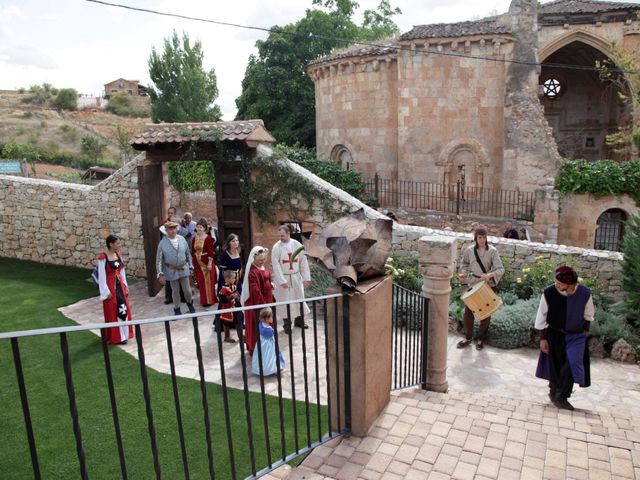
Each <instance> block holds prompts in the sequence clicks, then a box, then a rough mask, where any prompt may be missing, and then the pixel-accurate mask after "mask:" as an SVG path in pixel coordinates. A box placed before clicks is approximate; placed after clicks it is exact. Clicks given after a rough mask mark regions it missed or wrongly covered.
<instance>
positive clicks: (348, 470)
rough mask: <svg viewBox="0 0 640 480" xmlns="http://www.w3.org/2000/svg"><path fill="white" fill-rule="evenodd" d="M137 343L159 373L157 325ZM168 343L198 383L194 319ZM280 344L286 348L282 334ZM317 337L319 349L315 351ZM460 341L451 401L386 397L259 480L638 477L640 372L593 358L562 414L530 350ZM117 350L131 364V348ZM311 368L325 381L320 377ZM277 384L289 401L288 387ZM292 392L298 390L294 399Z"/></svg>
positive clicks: (140, 289)
mask: <svg viewBox="0 0 640 480" xmlns="http://www.w3.org/2000/svg"><path fill="white" fill-rule="evenodd" d="M131 302H132V309H133V312H134V314H135V317H136V318H152V317H158V316H162V315H169V314H170V313H171V306H170V305H169V306H166V305H163V304H162V298H161V297H157V298H149V297H148V296H147V295H146V289H145V286H144V285H143V284H137V285H134V286H132V289H131ZM60 310H61V311H62V313H63V314H65V315H66V316H68V317H69V318H72V319H73V320H75V321H76V322H78V323H81V324H82V323H96V322H98V323H99V322H101V321H102V306H101V303H100V300H99V299H98V298H92V299H88V300H83V301H81V302H78V303H76V304H74V305H71V306H68V307H63V308H61V309H60ZM211 321H212V317H211V314H209V315H208V316H202V317H200V320H199V327H200V328H199V330H200V335H201V337H202V344H203V352H204V356H205V365H206V378H207V380H208V381H213V382H216V381H219V378H220V372H219V368H217V367H216V365H217V364H218V363H219V362H218V360H217V359H218V351H217V345H216V342H215V337H214V336H213V334H212V332H211ZM154 329H155V330H154ZM307 332H309V330H307ZM96 333H97V332H96ZM322 333H323V332H322V331H321V329H319V334H322ZM143 338H144V346H145V354H146V358H147V363H148V365H149V366H150V367H152V368H154V369H156V370H159V371H162V372H166V371H168V360H167V355H166V351H167V350H166V343H164V342H165V341H164V332H163V328H162V327H161V326H156V327H153V328H152V327H150V326H149V327H144V329H143ZM172 338H173V346H174V350H175V351H176V352H178V353H177V355H183V356H182V357H180V361H177V365H178V366H179V372H178V374H179V375H183V376H186V377H190V378H198V369H197V363H195V354H194V352H195V350H194V349H195V343H194V340H193V326H192V324H191V322H189V321H180V322H174V323H172ZM279 338H280V341H281V342H286V340H287V337H286V335H284V334H280V337H279ZM321 338H322V340H321V341H320V345H319V349H320V348H322V349H323V348H324V337H321ZM459 339H460V337H458V336H457V335H454V334H450V335H449V346H448V358H447V362H448V370H447V375H448V381H449V392H448V393H446V394H440V393H435V392H423V391H420V390H416V389H406V390H401V391H397V392H393V393H392V397H391V402H390V403H389V405H388V406H387V408H386V410H385V412H384V413H383V414H382V415H381V416H380V417H379V418H378V420H377V422H376V424H375V425H374V427H372V429H371V431H370V432H369V435H368V436H366V437H364V438H358V437H343V438H340V439H335V440H333V441H332V442H330V443H328V444H325V445H323V446H321V447H318V448H316V449H315V450H314V451H313V452H312V453H311V454H310V455H309V456H308V457H307V458H306V459H305V461H304V462H303V463H302V464H301V466H299V467H298V468H296V469H294V470H292V469H291V468H290V467H289V466H287V465H285V466H283V467H281V468H279V469H278V470H275V471H274V472H272V473H271V474H269V475H267V476H265V477H264V478H265V479H274V478H287V479H291V480H296V479H303V478H304V479H309V480H316V479H323V478H331V479H334V478H337V479H356V478H363V479H403V478H405V479H414V478H415V479H424V478H429V479H444V478H455V479H467V478H469V479H471V478H474V479H480V480H481V479H485V478H488V479H496V478H499V479H511V478H514V479H523V480H524V479H527V480H528V479H556V478H557V479H565V478H572V479H605V478H611V479H618V478H621V479H626V478H637V479H639V480H640V368H639V367H638V366H637V365H625V364H620V363H617V362H613V361H611V360H606V359H605V360H602V359H592V365H591V368H592V383H593V385H592V386H591V387H590V388H587V389H581V388H576V391H575V392H574V395H573V397H572V398H571V402H572V403H573V405H574V406H575V407H576V410H575V411H574V412H568V411H559V410H558V409H557V408H555V407H554V406H552V405H550V404H549V402H548V399H547V396H546V394H547V388H546V383H545V382H544V381H542V380H539V379H536V378H535V377H534V376H533V372H534V370H535V364H536V360H537V352H536V351H535V350H531V349H519V350H511V351H505V350H499V349H496V348H492V347H491V346H486V347H485V348H484V350H482V351H477V350H475V349H473V348H466V349H462V350H459V349H457V348H455V343H456V342H457V341H458V340H459ZM285 345H286V343H285ZM293 347H294V348H293V349H294V365H301V362H302V351H303V349H302V345H301V335H300V330H299V329H297V330H296V332H295V333H294V337H293ZM117 348H123V349H124V350H126V351H128V352H130V353H131V354H132V355H134V356H136V355H137V352H136V346H135V343H134V342H130V343H129V344H128V345H124V346H122V347H117ZM237 352H238V346H237V344H224V346H223V353H224V358H225V367H226V374H227V379H228V382H229V379H231V384H230V386H236V387H237V386H241V385H242V383H241V378H242V377H241V365H240V362H239V358H240V357H239V354H238V353H237ZM285 352H286V351H285ZM323 354H324V351H322V355H323ZM285 356H287V355H286V353H285ZM287 358H288V356H287ZM309 370H310V372H313V371H314V368H310V369H309ZM319 370H320V375H321V376H322V374H323V369H322V368H320V369H319ZM296 376H297V377H300V378H302V375H296ZM249 377H250V380H249V382H250V388H251V389H252V390H256V391H257V390H259V388H260V386H259V382H258V380H257V377H255V376H251V375H249ZM314 381H315V380H314ZM319 381H320V382H321V381H322V379H319ZM234 382H235V383H234ZM238 382H239V383H238ZM236 384H237V385H236ZM276 387H277V382H276V381H275V379H273V378H272V379H270V380H269V381H268V382H267V391H268V392H269V391H270V392H272V393H273V392H274V391H275V389H276ZM283 387H285V395H287V396H290V395H291V392H290V390H291V389H290V388H288V391H287V390H286V388H287V384H286V382H283ZM299 388H300V387H299V386H298V385H296V392H298V390H299ZM287 392H288V393H287ZM297 396H298V393H297ZM298 398H300V397H298Z"/></svg>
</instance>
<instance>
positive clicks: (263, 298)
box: [240, 246, 274, 355]
mask: <svg viewBox="0 0 640 480" xmlns="http://www.w3.org/2000/svg"><path fill="white" fill-rule="evenodd" d="M268 254H269V250H268V249H266V248H264V247H260V246H257V247H253V248H252V249H251V253H250V254H249V261H248V262H247V273H246V274H245V276H244V282H243V285H242V297H241V298H240V300H241V302H242V306H243V307H248V306H250V305H262V304H266V303H273V302H274V300H273V284H272V283H271V272H269V270H268V269H267V268H266V267H265V266H264V265H265V263H266V261H267V255H268ZM258 311H259V310H246V311H245V312H244V328H245V334H244V343H245V345H246V346H247V352H249V355H252V354H253V349H254V348H255V346H256V341H257V339H258V336H257V326H256V318H257V312H258Z"/></svg>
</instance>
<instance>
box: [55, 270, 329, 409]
mask: <svg viewBox="0 0 640 480" xmlns="http://www.w3.org/2000/svg"><path fill="white" fill-rule="evenodd" d="M129 302H130V305H131V310H132V312H133V315H134V319H136V320H142V319H150V318H158V317H163V316H169V315H173V306H172V305H164V303H163V302H164V293H163V292H161V293H160V294H158V296H156V297H149V295H148V294H147V289H146V284H144V283H143V282H138V283H135V284H133V285H131V288H130V295H129ZM194 305H195V307H196V310H197V311H199V312H200V311H202V315H199V316H198V332H199V335H200V345H201V348H202V357H203V364H204V370H205V379H206V380H207V381H209V382H213V383H218V384H221V383H222V380H221V379H222V370H221V368H220V365H221V362H220V356H219V349H218V340H217V335H216V334H214V332H213V328H212V323H213V318H214V317H213V315H212V311H213V308H207V309H203V308H202V307H201V306H200V305H199V301H198V296H197V293H196V298H195V299H194ZM182 307H183V308H182V311H183V313H185V312H186V306H185V305H184V304H183V305H182ZM310 308H312V306H311V305H310ZM59 310H60V312H61V313H62V314H63V315H65V316H66V317H68V318H70V319H71V320H73V321H75V322H77V323H79V324H81V325H87V324H92V323H102V322H103V321H104V320H103V316H102V301H101V300H100V297H93V298H88V299H86V300H81V301H79V302H77V303H75V304H73V305H69V306H66V307H62V308H60V309H59ZM316 311H317V315H318V316H320V315H321V308H320V306H319V305H318V306H317V310H316ZM307 324H308V325H309V326H310V328H309V329H307V330H305V342H306V343H305V348H303V339H302V329H300V328H294V329H293V335H292V336H291V337H289V335H287V334H285V333H284V331H283V330H282V329H279V333H278V342H279V345H280V348H281V350H282V351H283V354H284V357H285V362H286V366H285V370H284V372H283V375H282V382H281V388H282V396H283V397H284V398H292V388H291V384H292V382H291V374H292V365H293V374H294V375H293V376H294V379H295V380H294V385H295V394H296V399H298V400H303V399H304V398H305V389H304V375H303V371H304V362H305V357H306V364H307V378H308V382H309V383H308V385H309V391H308V395H309V396H310V398H311V402H312V403H315V402H316V395H317V393H318V392H317V390H316V388H317V387H319V395H320V403H321V404H326V401H327V392H326V368H325V361H324V358H325V351H326V349H325V335H324V328H323V327H321V325H323V323H322V322H320V319H319V321H318V322H317V324H316V328H314V323H313V319H312V318H307ZM170 326H171V344H172V346H173V353H174V360H175V368H176V375H178V376H181V377H186V378H193V379H198V380H199V379H200V374H199V370H198V359H197V355H196V342H195V338H194V328H193V322H192V320H191V319H183V320H177V321H174V322H171V323H170ZM141 330H142V339H143V341H142V344H143V347H144V354H145V361H146V364H147V366H148V367H150V368H153V369H154V370H157V371H159V372H162V373H171V370H170V365H169V355H168V349H167V341H166V335H165V328H164V323H162V322H161V323H155V324H148V325H142V326H141ZM314 331H315V332H317V340H316V341H317V348H316V345H315V342H314ZM92 332H93V333H94V334H96V335H98V336H99V335H100V332H99V331H98V330H92ZM232 335H233V337H234V338H237V335H236V333H235V331H234V330H232ZM290 338H291V350H290V349H289V340H290ZM113 348H121V349H123V350H124V351H126V352H128V353H130V354H131V355H132V356H134V357H135V358H138V347H137V344H136V342H135V341H129V342H128V343H127V344H126V345H118V346H113ZM316 351H317V353H318V359H319V365H318V367H319V368H318V375H317V376H316V362H315V357H316V356H315V352H316ZM291 352H293V362H292V361H291V360H290V359H291ZM222 355H223V359H224V362H223V365H224V369H225V378H226V381H227V386H228V387H232V388H239V389H241V388H243V386H244V382H243V369H242V362H241V354H240V344H239V343H233V344H232V343H222ZM246 358H247V369H248V372H247V380H248V381H247V383H248V387H249V390H250V391H253V392H259V391H260V388H261V387H260V377H259V376H257V375H253V374H252V373H251V358H250V357H249V356H246ZM316 380H317V381H316ZM264 387H265V393H266V394H268V395H278V381H277V378H276V376H275V375H274V376H271V377H265V381H264Z"/></svg>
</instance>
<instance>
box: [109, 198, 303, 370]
mask: <svg viewBox="0 0 640 480" xmlns="http://www.w3.org/2000/svg"><path fill="white" fill-rule="evenodd" d="M160 231H161V233H162V239H161V240H160V243H159V244H158V248H157V252H156V262H155V263H156V272H157V278H158V281H159V283H160V285H162V286H164V287H165V304H168V303H171V304H172V306H173V313H174V315H181V314H182V309H181V303H183V302H184V303H186V305H187V309H188V311H189V313H196V308H195V306H194V294H193V291H192V288H191V277H192V276H193V277H195V281H196V284H197V287H198V290H199V293H200V303H201V305H202V307H205V308H206V307H212V306H216V305H217V307H218V308H217V309H218V310H221V311H222V313H220V314H216V320H215V321H214V328H216V330H218V329H220V330H223V331H224V341H225V342H228V343H235V342H237V340H236V339H235V338H233V336H232V335H231V330H232V329H235V330H236V331H238V334H239V335H240V336H242V337H243V341H244V343H245V347H246V350H247V352H248V354H249V355H251V356H252V370H253V372H254V373H256V374H259V373H260V372H262V373H263V374H264V375H271V374H274V373H276V371H277V368H278V365H277V362H279V364H280V365H279V366H280V368H284V359H283V357H282V354H281V353H280V352H276V349H275V338H274V337H275V331H274V327H273V314H272V311H271V309H269V308H265V309H248V310H245V311H244V312H227V311H225V310H229V309H232V308H236V307H241V306H244V307H250V306H255V305H263V304H269V303H274V302H276V301H278V302H286V301H291V302H293V303H290V304H289V305H286V304H285V305H278V306H277V307H276V315H277V317H278V318H280V319H282V321H283V325H284V330H285V332H286V333H287V334H291V328H292V324H293V325H295V326H297V327H300V328H307V325H306V324H305V322H304V316H305V315H308V314H309V313H310V309H309V307H308V306H307V304H306V303H305V302H304V298H305V294H304V288H305V287H307V286H308V285H309V283H310V280H311V274H310V270H309V265H308V262H307V258H306V256H305V255H304V248H303V247H302V245H301V244H300V242H298V241H297V240H295V239H293V238H291V234H292V233H293V232H292V227H291V226H290V225H288V224H284V225H280V226H279V227H278V235H279V240H278V241H277V242H276V243H275V245H273V248H272V251H271V270H269V268H267V260H268V257H269V249H267V248H264V247H262V246H255V247H253V248H252V249H251V252H250V253H249V256H248V259H247V263H246V266H245V265H243V258H242V251H241V248H240V238H239V237H238V236H237V235H236V234H233V233H232V234H230V235H229V236H228V237H227V238H226V239H225V241H224V243H223V244H222V247H221V248H220V249H219V255H217V252H216V243H217V242H216V241H217V238H216V235H215V234H214V230H213V229H212V228H211V226H210V225H209V224H208V222H207V220H206V219H204V218H201V219H200V220H198V221H197V222H194V221H193V220H192V216H191V214H185V215H184V217H183V219H182V221H180V222H178V221H177V219H176V217H175V209H174V208H170V209H169V211H168V215H167V219H166V221H165V222H164V223H163V225H162V226H161V227H160ZM106 243H107V250H106V251H105V252H104V253H102V254H101V255H100V256H99V258H98V276H99V279H100V280H99V285H100V295H101V298H102V300H103V310H104V317H105V321H106V322H117V321H119V320H127V319H129V320H130V319H131V309H130V308H129V300H128V285H127V280H126V274H125V269H124V263H123V261H122V257H121V254H120V240H119V239H118V238H117V237H116V236H114V235H110V236H109V237H107V240H106ZM217 257H219V258H218V262H216V258H217ZM216 263H217V265H216ZM167 300H168V301H167ZM291 318H293V322H292V321H291ZM243 331H244V334H243V335H242V332H243ZM106 332H107V342H108V343H110V344H123V343H126V342H127V340H129V339H130V338H132V337H133V329H132V328H131V327H120V328H109V329H106ZM258 341H259V342H260V345H259V347H258V348H259V350H260V353H261V355H260V358H258V356H257V355H254V351H255V350H256V345H257V343H258ZM260 363H261V364H262V365H261V367H262V368H260Z"/></svg>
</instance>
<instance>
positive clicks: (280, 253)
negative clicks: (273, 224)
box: [271, 238, 311, 320]
mask: <svg viewBox="0 0 640 480" xmlns="http://www.w3.org/2000/svg"><path fill="white" fill-rule="evenodd" d="M301 246H302V245H301V244H300V242H298V241H297V240H294V239H293V238H291V239H289V241H288V242H286V243H284V242H282V241H280V240H278V241H277V242H276V244H275V245H274V246H273V249H272V250H271V266H272V267H273V277H274V282H275V284H276V288H275V289H274V291H273V295H274V297H275V298H276V301H278V302H285V301H287V300H304V285H303V283H302V282H303V281H310V280H311V273H310V272H309V264H308V263H307V257H306V255H305V253H304V252H301V253H300V254H299V255H298V256H297V257H296V258H295V259H293V260H291V257H292V255H293V252H295V251H296V250H297V249H298V248H299V247H301ZM283 283H288V284H289V288H283V287H282V284H283ZM302 305H303V308H304V314H305V315H308V314H309V313H311V310H309V307H308V306H307V304H306V302H303V303H302ZM290 308H291V319H292V320H293V319H294V318H296V317H298V316H300V304H292V305H291V307H290ZM276 314H277V315H278V318H282V319H283V318H287V307H286V305H284V306H278V307H276Z"/></svg>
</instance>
